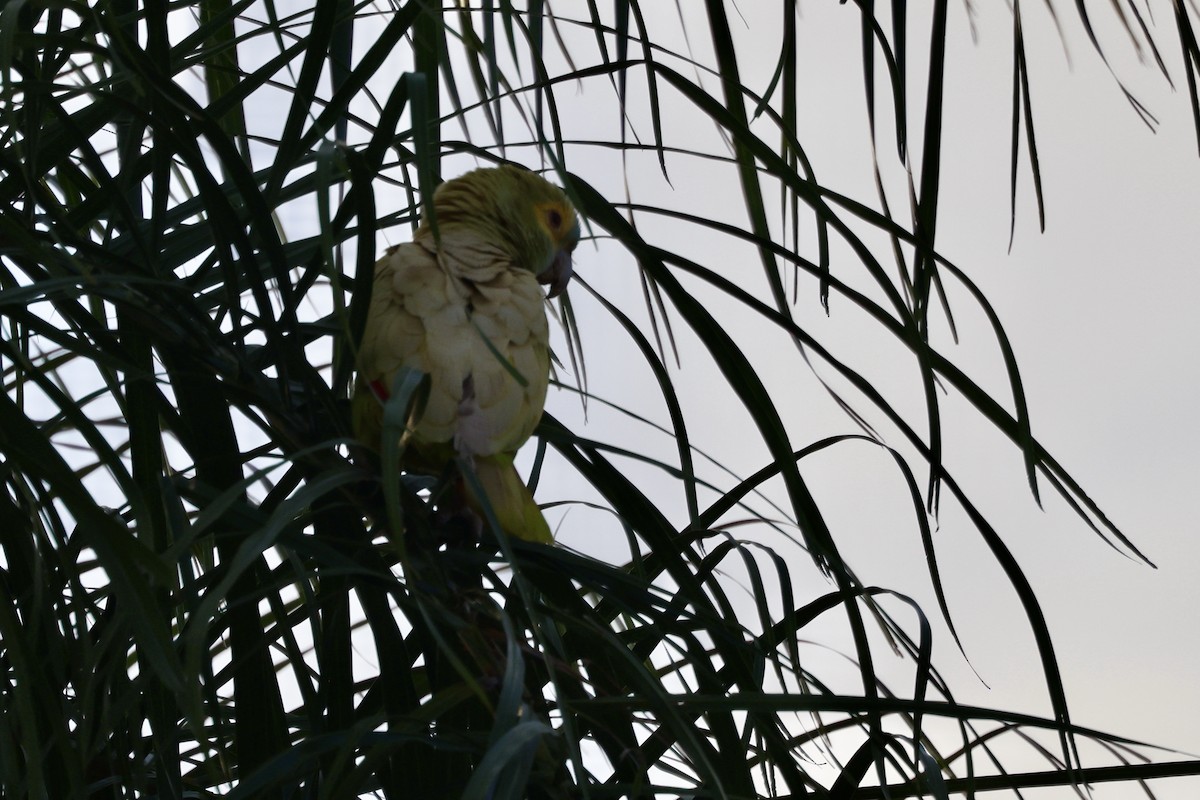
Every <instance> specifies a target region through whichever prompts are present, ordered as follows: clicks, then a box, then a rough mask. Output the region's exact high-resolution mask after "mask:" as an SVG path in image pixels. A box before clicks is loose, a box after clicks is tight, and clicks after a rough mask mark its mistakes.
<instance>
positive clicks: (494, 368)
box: [355, 240, 549, 462]
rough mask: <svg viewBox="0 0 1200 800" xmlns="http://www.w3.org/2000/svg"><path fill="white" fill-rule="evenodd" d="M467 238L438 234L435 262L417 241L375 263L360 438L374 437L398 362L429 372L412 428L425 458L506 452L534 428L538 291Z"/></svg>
mask: <svg viewBox="0 0 1200 800" xmlns="http://www.w3.org/2000/svg"><path fill="white" fill-rule="evenodd" d="M469 244H470V243H469V242H455V241H446V240H443V241H442V242H441V247H442V249H441V255H440V259H441V263H439V256H438V255H436V254H435V253H434V252H433V250H432V243H427V242H423V241H417V242H413V243H411V244H406V245H401V246H399V247H397V248H394V249H393V250H392V251H391V252H390V253H388V255H386V256H384V257H383V258H382V259H380V261H379V263H378V264H377V265H376V269H375V283H374V287H373V291H372V296H371V304H370V309H369V312H368V315H367V324H366V328H365V330H364V333H363V341H362V344H361V347H360V350H359V359H358V363H359V384H358V387H357V389H356V397H355V426H356V430H357V434H358V436H359V438H360V439H362V440H364V441H367V442H373V441H378V437H379V435H380V426H379V418H380V414H381V411H382V400H383V399H385V398H386V388H387V387H388V386H390V381H391V378H392V376H394V375H395V373H396V371H397V370H399V369H400V368H401V367H405V366H407V367H411V368H414V369H418V370H420V371H422V372H424V373H426V374H428V375H429V376H430V393H429V398H428V401H427V403H426V406H425V409H424V413H423V414H422V416H421V418H420V419H419V420H418V421H417V424H416V428H415V431H414V435H413V440H414V441H413V444H414V445H415V446H416V447H417V449H418V451H419V452H423V455H424V458H425V459H427V460H432V461H434V462H438V461H440V462H444V461H446V460H448V459H449V458H450V457H452V456H453V455H454V453H455V452H456V451H457V453H458V454H459V455H464V456H468V457H475V456H491V455H495V454H499V453H509V454H511V453H515V452H516V450H517V449H518V448H519V447H520V446H521V445H522V444H523V443H524V442H525V440H526V439H528V438H529V436H530V435H531V434H532V433H533V429H534V427H535V426H536V425H537V422H538V420H539V419H540V417H541V413H542V406H543V404H544V403H545V399H546V387H547V383H548V376H549V350H548V336H549V333H548V326H547V323H546V314H545V310H544V307H543V302H544V301H543V294H542V290H541V288H540V287H539V286H538V284H537V281H536V279H535V277H534V276H533V275H532V274H531V273H529V272H528V271H526V270H520V269H514V268H511V267H510V266H509V265H508V264H506V263H504V262H502V261H499V260H498V256H497V255H496V254H495V252H494V251H492V250H490V249H489V248H488V247H486V246H484V245H478V244H476V245H474V246H467V245H469ZM360 398H361V399H360ZM371 406H373V408H372V407H371ZM372 437H373V438H372Z"/></svg>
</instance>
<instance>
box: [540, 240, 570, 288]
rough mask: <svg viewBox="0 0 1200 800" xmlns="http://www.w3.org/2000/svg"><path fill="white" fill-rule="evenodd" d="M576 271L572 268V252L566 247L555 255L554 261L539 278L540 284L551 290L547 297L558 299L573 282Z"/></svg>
mask: <svg viewBox="0 0 1200 800" xmlns="http://www.w3.org/2000/svg"><path fill="white" fill-rule="evenodd" d="M573 274H574V269H573V268H572V267H571V251H570V250H568V249H566V248H565V247H564V248H563V249H561V250H559V251H558V252H557V253H555V254H554V260H553V261H551V262H550V266H548V267H546V268H545V269H544V270H542V272H541V273H540V274H539V275H538V276H537V279H538V283H543V284H547V285H548V286H549V287H550V290H549V291H548V292H546V297H558V296H559V295H560V294H562V293H563V292H564V291H565V290H566V288H567V284H568V283H570V282H571V276H572V275H573Z"/></svg>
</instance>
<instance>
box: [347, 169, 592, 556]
mask: <svg viewBox="0 0 1200 800" xmlns="http://www.w3.org/2000/svg"><path fill="white" fill-rule="evenodd" d="M432 206H433V209H432V214H431V213H430V211H429V209H428V208H426V209H425V210H424V213H423V214H422V218H421V221H420V224H419V225H418V226H417V229H416V231H415V233H414V235H413V239H412V241H411V242H408V243H405V244H400V245H396V246H394V247H392V248H389V249H388V250H387V251H386V252H385V254H384V256H383V257H382V258H381V259H380V260H379V261H378V262H377V263H376V265H375V277H374V281H373V282H372V285H371V297H370V303H369V306H368V311H367V319H366V325H365V326H364V328H363V335H362V340H361V343H360V345H359V350H358V354H357V361H356V368H357V376H356V379H355V385H354V393H353V397H352V400H351V413H352V424H353V429H354V435H355V438H356V439H358V440H359V441H360V442H362V443H363V444H365V445H367V446H368V447H371V448H379V447H380V443H381V437H382V435H383V430H382V415H383V406H384V403H385V402H386V401H387V399H388V395H389V388H390V387H391V386H392V381H393V378H394V377H395V375H396V373H397V372H398V371H399V370H401V369H402V368H404V367H408V368H411V369H416V370H419V371H421V372H422V373H425V374H426V375H428V376H429V395H428V398H427V399H426V401H425V404H424V408H423V409H422V410H420V411H419V412H418V413H417V414H416V415H415V419H413V420H410V422H409V426H408V427H409V431H408V433H407V435H406V442H407V443H406V447H405V448H404V451H403V456H402V462H401V467H402V468H403V469H405V470H407V471H409V472H414V473H419V474H429V475H438V474H442V472H443V471H444V470H445V469H446V467H447V466H448V465H449V464H450V463H451V462H453V461H455V460H456V459H463V460H465V461H466V462H467V463H469V464H470V465H471V466H472V467H473V469H474V472H475V474H476V476H477V477H478V479H479V480H478V485H479V486H481V487H482V489H483V493H484V494H485V495H486V501H487V504H488V506H490V508H491V509H492V511H493V512H494V513H495V515H496V520H497V522H498V523H499V525H500V528H501V529H502V530H503V532H504V533H505V534H507V535H510V536H514V537H516V538H519V539H523V540H526V541H533V542H541V543H544V544H551V543H552V542H553V535H552V534H551V532H550V527H549V525H548V524H547V522H546V519H545V517H544V516H543V515H542V512H541V509H540V508H539V507H538V505H537V503H535V502H534V499H533V495H532V494H531V492H530V491H529V488H528V487H527V486H526V485H525V483H524V481H522V480H521V477H520V475H519V474H518V473H517V469H516V466H515V464H514V459H515V456H516V453H517V450H518V449H519V448H520V447H521V445H523V444H524V443H525V441H526V440H527V439H529V437H530V436H531V435H532V434H533V430H534V428H535V427H536V426H537V424H538V420H539V419H541V416H542V409H543V406H544V404H545V401H546V390H547V387H548V385H549V380H550V345H549V324H548V321H547V316H546V309H545V304H546V300H547V299H549V298H553V297H556V296H558V295H559V294H561V293H562V292H563V291H564V290H565V289H566V288H567V284H568V283H569V282H570V280H571V275H572V253H573V252H574V250H575V247H576V245H578V243H579V236H580V227H579V218H578V215H577V214H576V212H575V209H574V207H573V206H572V204H571V202H570V200H569V199H568V198H567V195H566V193H565V192H563V190H562V189H560V188H559V187H557V186H555V185H554V184H552V183H550V182H549V181H547V180H546V179H544V178H542V177H541V176H540V175H538V174H537V173H535V172H532V171H529V170H526V169H523V168H520V167H516V166H512V165H504V166H500V167H485V168H480V169H476V170H474V171H471V172H468V173H466V174H464V175H462V176H460V177H458V178H455V179H452V180H448V181H446V182H445V183H443V184H441V185H440V186H439V187H438V188H437V190H436V191H435V192H434V194H433V200H432ZM541 285H546V286H548V289H547V290H546V292H545V295H543V290H542V286H541ZM459 480H460V481H461V478H459ZM458 491H460V492H462V493H463V494H465V504H466V506H467V507H469V508H470V509H471V510H472V511H473V512H474V513H475V514H476V515H477V516H476V520H482V519H483V504H482V500H481V498H479V497H477V496H475V492H474V491H472V490H471V489H469V488H467V487H466V486H464V485H462V484H461V483H460V484H459V487H458Z"/></svg>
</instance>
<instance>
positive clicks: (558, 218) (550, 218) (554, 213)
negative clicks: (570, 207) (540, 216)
mask: <svg viewBox="0 0 1200 800" xmlns="http://www.w3.org/2000/svg"><path fill="white" fill-rule="evenodd" d="M546 221H547V222H549V223H550V227H551V228H553V229H554V230H558V229H559V227H560V226H561V225H562V221H563V218H562V214H561V213H559V211H558V209H556V208H552V209H550V211H549V212H548V213H547V214H546Z"/></svg>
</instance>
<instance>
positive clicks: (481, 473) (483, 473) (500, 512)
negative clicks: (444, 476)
mask: <svg viewBox="0 0 1200 800" xmlns="http://www.w3.org/2000/svg"><path fill="white" fill-rule="evenodd" d="M475 475H476V477H478V478H479V483H480V485H481V486H482V487H483V491H484V494H486V495H487V500H488V504H489V505H490V506H491V509H492V512H493V513H494V514H495V515H496V521H497V522H499V523H500V527H501V528H503V529H504V532H505V533H507V534H509V535H510V536H516V537H517V538H518V539H524V540H526V541H528V542H541V543H542V544H554V536H553V535H552V534H551V533H550V526H549V525H548V524H547V523H546V518H545V517H544V516H542V510H541V509H540V508H538V505H537V503H535V502H534V501H533V495H532V494H531V493H530V491H529V487H528V486H526V485H525V483H524V481H522V480H521V476H520V475H518V474H517V468H516V467H515V466H514V465H513V457H512V456H511V455H505V454H499V455H494V456H481V457H477V458H476V459H475ZM467 495H468V498H469V501H470V504H471V506H472V508H474V509H475V511H476V512H477V513H478V514H479V515H480V517H482V518H484V519H486V518H487V517H486V514H485V513H484V510H483V504H482V503H480V502H479V499H478V498H477V497H475V496H474V493H473V492H471V491H468V492H467Z"/></svg>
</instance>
